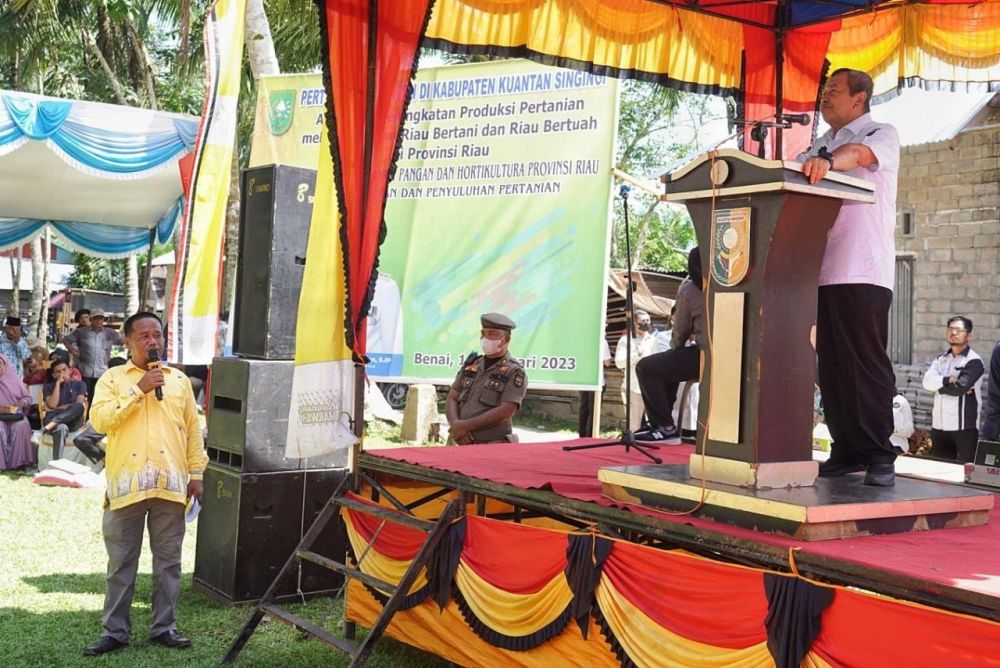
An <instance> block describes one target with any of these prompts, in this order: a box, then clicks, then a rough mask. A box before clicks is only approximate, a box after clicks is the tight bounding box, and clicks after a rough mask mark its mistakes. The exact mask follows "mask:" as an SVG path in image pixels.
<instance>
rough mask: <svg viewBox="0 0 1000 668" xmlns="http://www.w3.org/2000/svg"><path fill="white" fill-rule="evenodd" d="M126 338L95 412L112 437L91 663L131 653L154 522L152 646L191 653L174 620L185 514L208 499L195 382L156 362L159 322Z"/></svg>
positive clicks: (131, 324)
mask: <svg viewBox="0 0 1000 668" xmlns="http://www.w3.org/2000/svg"><path fill="white" fill-rule="evenodd" d="M124 332H125V345H126V347H127V348H128V351H129V354H130V355H131V360H130V361H129V362H128V363H126V364H124V365H122V366H117V367H114V368H112V369H108V370H107V371H106V372H104V374H103V375H102V376H101V378H100V380H99V381H98V382H97V389H96V390H95V393H94V405H93V407H92V408H91V409H90V421H91V423H92V424H93V426H94V429H96V430H97V431H99V432H102V433H105V434H107V435H108V449H107V456H106V458H105V461H106V465H105V466H106V468H105V472H106V475H107V478H108V488H107V494H106V497H105V504H104V522H103V531H104V545H105V547H106V548H107V550H108V576H107V591H106V593H105V596H104V633H103V635H102V636H101V639H100V640H98V641H97V642H96V643H94V644H93V645H91V646H90V647H87V648H86V649H85V650H84V651H83V653H84V654H86V655H89V656H96V655H100V654H106V653H108V652H113V651H115V650H117V649H121V648H122V647H125V646H127V645H128V642H129V637H130V635H131V632H132V622H131V619H130V615H129V612H130V608H131V607H132V594H133V591H134V589H135V574H136V570H137V569H138V566H139V551H140V549H141V548H142V533H143V525H144V524H147V523H148V526H149V547H150V549H151V551H152V552H153V620H152V625H151V627H150V630H149V636H150V640H152V641H153V642H156V643H159V644H161V645H166V646H167V647H174V648H181V647H188V646H190V645H191V641H190V640H188V639H187V638H185V637H184V636H182V635H181V634H180V633H179V632H178V631H177V625H176V621H175V612H176V608H177V599H178V596H179V595H180V586H181V543H182V542H183V540H184V506H185V503H186V502H187V500H188V498H190V497H194V498H195V499H199V500H200V499H201V495H202V483H201V479H202V475H203V474H204V472H205V466H206V465H207V464H208V457H207V455H206V454H205V444H204V442H203V441H202V437H201V425H200V424H199V422H198V411H197V408H196V407H195V401H194V394H193V393H192V392H191V382H190V381H189V380H188V378H187V376H185V375H184V374H183V373H181V372H180V371H177V370H176V369H171V368H169V367H162V368H160V366H159V364H158V363H157V361H158V360H159V351H160V350H161V349H162V347H163V324H162V323H161V322H160V319H159V318H158V317H156V315H154V314H152V313H145V312H140V313H136V314H135V315H133V316H132V317H131V318H129V319H128V320H126V321H125V327H124ZM151 357H152V358H153V360H154V361H153V362H152V363H151V361H150V358H151Z"/></svg>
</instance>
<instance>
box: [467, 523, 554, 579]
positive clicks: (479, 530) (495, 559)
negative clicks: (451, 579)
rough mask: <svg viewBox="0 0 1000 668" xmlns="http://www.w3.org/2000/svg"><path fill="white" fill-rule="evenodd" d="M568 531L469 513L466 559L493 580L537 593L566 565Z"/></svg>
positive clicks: (471, 565) (472, 566)
mask: <svg viewBox="0 0 1000 668" xmlns="http://www.w3.org/2000/svg"><path fill="white" fill-rule="evenodd" d="M568 544H569V539H568V538H567V537H566V534H564V533H559V532H555V531H546V530H544V529H537V528H534V527H528V526H523V525H520V524H510V523H508V522H498V521H495V520H488V519H484V518H481V517H467V518H466V530H465V545H464V546H463V547H462V561H464V562H465V563H466V564H468V565H469V567H470V568H472V570H474V571H475V572H476V573H477V574H478V575H479V577H481V578H483V579H484V580H486V581H487V582H489V583H490V584H492V585H494V586H496V587H499V588H500V589H503V590H504V591H509V592H511V593H514V594H533V593H535V592H537V591H538V590H540V589H541V588H542V587H544V586H545V585H547V584H548V583H549V582H550V581H551V580H552V578H554V577H555V576H557V575H559V573H561V572H562V571H563V570H564V569H565V568H566V548H567V546H568Z"/></svg>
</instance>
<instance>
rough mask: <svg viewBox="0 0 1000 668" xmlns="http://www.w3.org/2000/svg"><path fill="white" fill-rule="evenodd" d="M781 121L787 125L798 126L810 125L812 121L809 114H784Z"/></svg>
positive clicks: (780, 117)
mask: <svg viewBox="0 0 1000 668" xmlns="http://www.w3.org/2000/svg"><path fill="white" fill-rule="evenodd" d="M779 119H780V120H782V121H784V122H785V123H791V124H797V125H809V123H811V122H812V119H811V118H810V117H809V114H782V115H781V116H779Z"/></svg>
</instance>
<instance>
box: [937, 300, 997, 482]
mask: <svg viewBox="0 0 1000 668" xmlns="http://www.w3.org/2000/svg"><path fill="white" fill-rule="evenodd" d="M971 340H972V321H971V320H969V319H968V318H965V317H963V316H955V317H953V318H951V319H950V320H948V350H946V351H944V352H943V353H941V354H940V355H938V356H937V357H935V358H934V361H933V362H931V366H930V368H929V369H927V373H925V374H924V389H925V390H929V391H931V392H933V393H934V410H933V412H932V413H931V454H932V455H933V456H935V457H941V458H942V459H954V460H957V461H959V462H971V461H972V460H973V459H975V456H976V445H977V444H978V442H979V406H980V405H981V404H982V394H981V387H982V384H983V372H984V371H985V367H984V366H983V360H982V358H981V357H979V355H977V354H976V351H975V350H973V349H972V348H971V347H970V346H969V341H971Z"/></svg>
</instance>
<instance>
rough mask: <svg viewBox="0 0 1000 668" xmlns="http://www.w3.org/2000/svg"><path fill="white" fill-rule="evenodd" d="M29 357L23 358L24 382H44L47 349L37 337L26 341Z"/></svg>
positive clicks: (26, 383) (33, 383) (35, 383)
mask: <svg viewBox="0 0 1000 668" xmlns="http://www.w3.org/2000/svg"><path fill="white" fill-rule="evenodd" d="M28 349H29V350H31V357H29V358H28V359H26V360H24V384H25V385H37V384H38V383H44V382H45V370H46V369H47V368H48V366H49V363H48V358H49V349H48V348H47V347H46V346H45V344H43V343H41V342H40V341H39V340H38V339H35V338H31V339H29V341H28Z"/></svg>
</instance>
